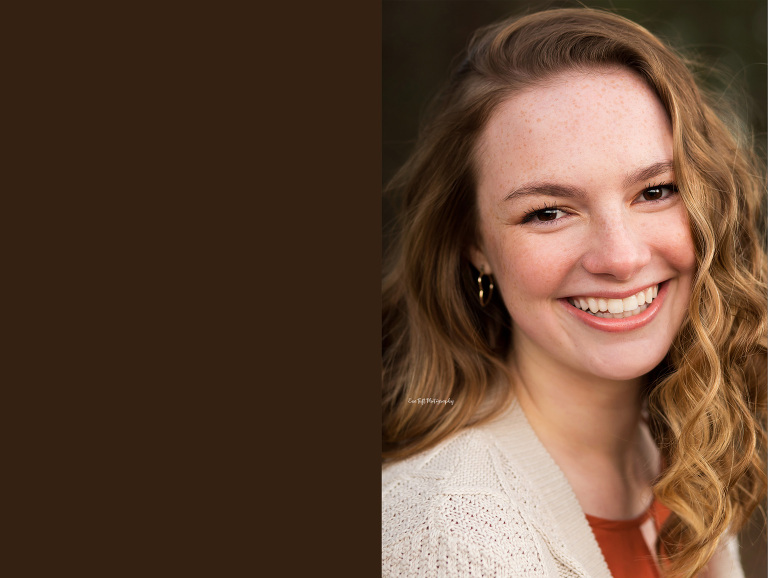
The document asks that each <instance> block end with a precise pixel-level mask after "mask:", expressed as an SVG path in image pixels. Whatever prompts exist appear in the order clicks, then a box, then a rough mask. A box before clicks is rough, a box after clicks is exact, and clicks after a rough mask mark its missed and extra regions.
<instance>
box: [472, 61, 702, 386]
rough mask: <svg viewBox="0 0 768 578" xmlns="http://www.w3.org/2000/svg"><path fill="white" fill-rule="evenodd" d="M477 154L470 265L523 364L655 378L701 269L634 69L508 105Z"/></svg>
mask: <svg viewBox="0 0 768 578" xmlns="http://www.w3.org/2000/svg"><path fill="white" fill-rule="evenodd" d="M478 145H479V146H478V151H477V152H478V156H477V159H478V161H477V168H478V183H477V202H478V209H479V225H480V226H479V230H480V242H479V246H476V247H474V248H473V249H472V251H471V258H472V261H473V263H474V264H475V266H477V267H480V266H483V267H484V268H485V271H486V272H491V273H493V276H494V279H495V285H496V289H497V290H499V291H500V292H501V295H502V297H503V300H504V303H505V304H506V306H507V309H508V310H509V313H510V315H511V317H512V323H513V328H512V331H513V334H512V340H513V341H512V343H513V347H514V350H515V357H516V358H517V359H518V361H520V360H521V359H524V360H525V362H526V363H528V364H529V367H536V366H538V367H548V368H553V367H559V368H561V369H565V370H568V371H571V372H577V373H580V374H584V375H586V376H587V377H589V376H590V375H591V376H599V377H603V378H608V379H622V380H623V379H633V378H637V377H639V376H641V375H643V374H645V373H647V372H648V371H650V370H651V369H652V368H653V367H655V366H656V365H657V364H658V363H659V362H660V361H661V360H662V359H663V358H664V356H665V355H666V353H667V351H668V349H669V347H670V345H671V343H672V340H673V338H674V336H675V334H676V333H677V331H678V329H679V328H680V325H681V323H682V322H683V319H684V318H685V315H686V310H687V307H688V302H689V298H690V291H691V282H692V279H693V275H694V271H695V262H696V259H695V254H694V247H693V241H692V238H691V233H690V228H689V225H688V217H687V213H686V210H685V206H684V205H683V202H682V199H681V198H680V196H679V194H678V193H677V191H676V188H675V187H674V183H675V175H674V172H673V168H672V131H671V126H670V122H669V119H668V118H667V115H666V112H665V110H664V108H663V106H662V105H661V102H660V101H659V100H658V98H657V97H656V95H655V94H654V92H653V91H652V90H651V89H650V88H649V87H648V86H647V85H646V84H645V83H644V82H643V80H641V79H640V77H639V76H637V75H636V74H635V73H634V72H632V71H630V70H628V69H622V68H610V69H609V68H599V69H593V70H590V71H582V72H576V71H571V72H567V73H562V74H559V75H557V76H555V77H554V78H552V79H550V81H548V82H547V83H545V84H543V85H541V86H537V87H534V88H530V89H527V90H525V91H522V92H519V93H517V94H515V96H513V97H512V98H510V99H509V100H507V101H505V102H504V103H502V104H501V105H500V106H499V107H498V109H497V110H496V111H495V113H494V115H493V116H492V117H491V119H490V121H489V123H488V125H487V126H486V128H485V130H484V132H483V134H482V136H481V138H480V141H479V143H478ZM649 301H650V304H649ZM585 308H586V311H585V310H584V309H585ZM531 363H533V364H534V365H530V364H531ZM536 364H538V365H536ZM542 364H545V365H542Z"/></svg>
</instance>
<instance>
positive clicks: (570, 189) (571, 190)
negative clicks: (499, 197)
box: [502, 181, 587, 202]
mask: <svg viewBox="0 0 768 578" xmlns="http://www.w3.org/2000/svg"><path fill="white" fill-rule="evenodd" d="M533 195H547V196H548V197H566V198H573V197H575V198H577V199H583V198H584V197H586V195H587V194H586V192H585V191H584V189H582V188H579V187H574V186H571V185H565V184H562V183H553V182H547V181H541V182H534V183H526V184H525V185H522V186H520V187H517V188H516V189H514V190H513V191H512V192H510V193H509V194H508V195H507V196H506V197H504V200H503V201H502V202H506V201H511V200H513V199H519V198H521V197H529V196H533Z"/></svg>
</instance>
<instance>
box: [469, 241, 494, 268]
mask: <svg viewBox="0 0 768 578" xmlns="http://www.w3.org/2000/svg"><path fill="white" fill-rule="evenodd" d="M467 256H468V257H469V260H470V261H471V262H472V265H474V267H475V269H477V270H478V271H482V272H483V273H485V274H486V275H490V274H492V273H493V271H492V270H491V265H490V263H489V262H488V259H487V258H486V256H485V253H484V252H483V250H482V249H481V248H480V247H478V246H477V245H471V246H470V247H469V250H468V251H467Z"/></svg>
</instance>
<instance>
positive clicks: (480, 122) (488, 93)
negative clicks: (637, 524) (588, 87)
mask: <svg viewBox="0 0 768 578" xmlns="http://www.w3.org/2000/svg"><path fill="white" fill-rule="evenodd" d="M601 65H619V66H623V67H627V68H630V69H632V70H634V71H635V72H637V73H638V74H640V75H641V76H642V78H644V79H645V81H646V82H647V83H648V85H649V86H650V87H651V88H652V89H653V90H655V92H656V94H657V95H658V97H659V99H660V101H661V103H662V104H663V106H664V108H665V109H666V111H667V113H668V115H669V117H670V120H671V124H672V131H673V139H674V145H673V150H674V170H675V175H676V180H677V184H678V188H679V190H680V192H681V196H682V198H683V200H684V203H685V206H686V208H687V211H688V215H689V220H690V225H691V230H692V233H693V238H694V244H695V250H696V259H697V273H696V277H695V280H694V283H693V288H692V295H691V301H690V306H689V309H688V315H687V318H686V320H685V321H684V323H683V326H682V327H681V329H680V331H679V333H678V335H677V337H676V338H675V341H674V343H673V345H672V347H671V349H670V352H669V354H668V356H667V358H666V359H665V361H664V362H663V363H662V366H660V367H659V368H657V369H656V370H655V371H654V372H652V374H653V375H652V376H650V377H649V385H648V391H647V393H648V403H649V409H650V416H651V422H650V423H651V430H652V431H653V433H654V436H655V438H656V441H657V443H658V444H659V447H660V448H661V451H662V455H663V457H664V460H665V464H666V467H665V469H664V471H663V472H662V475H661V476H660V478H659V480H658V481H657V483H656V484H655V486H654V492H655V494H656V496H657V497H658V499H659V500H660V501H661V502H662V503H664V504H665V505H666V506H668V507H669V508H670V510H671V511H672V515H671V516H670V518H669V520H668V521H667V523H666V524H665V525H664V527H663V528H662V530H661V533H660V537H659V550H660V552H663V553H664V555H665V557H666V562H665V565H664V570H665V574H667V575H669V576H692V575H694V574H695V573H696V572H697V571H699V570H700V569H701V568H703V567H704V565H705V564H706V563H707V561H708V560H709V559H710V557H711V556H712V554H713V553H714V550H715V548H716V547H717V545H718V543H719V542H720V538H721V537H722V536H723V535H724V534H725V533H726V531H733V532H735V531H737V530H738V529H739V528H741V527H742V526H743V525H744V524H745V523H746V521H747V520H748V518H749V516H750V514H751V512H752V511H753V509H754V508H755V507H756V505H757V504H758V503H759V501H760V500H761V499H762V498H763V496H764V493H765V489H766V474H765V471H764V459H763V453H764V450H765V445H766V433H765V427H764V418H765V413H766V387H765V385H766V366H765V364H766V284H765V281H766V279H765V276H766V271H765V265H766V252H765V240H764V231H763V229H762V223H763V217H764V204H763V196H762V193H763V190H764V183H765V175H764V173H763V172H762V170H761V168H760V167H761V166H762V165H761V163H760V162H759V161H758V158H757V155H756V154H755V152H754V144H753V143H752V142H751V141H750V140H749V139H747V138H745V137H744V136H743V134H744V131H743V128H739V127H738V126H736V125H733V126H728V125H726V123H725V122H724V121H723V119H724V118H726V115H725V112H724V110H720V109H718V107H719V106H720V104H721V103H720V102H719V100H718V99H714V98H712V97H711V96H708V95H707V94H706V93H705V92H704V91H702V90H701V89H700V88H699V87H698V86H697V83H696V81H695V79H694V76H693V73H692V72H691V70H692V69H693V63H692V62H691V61H688V60H685V59H684V58H682V57H681V56H680V55H679V54H677V53H676V52H674V51H673V50H672V49H670V48H669V47H668V46H666V45H665V44H664V43H662V42H661V41H660V40H658V39H657V38H656V37H655V36H653V35H652V34H651V33H649V32H648V31H647V30H646V29H644V28H643V27H641V26H639V25H638V24H635V23H633V22H631V21H629V20H627V19H625V18H623V17H620V16H617V15H615V14H612V13H609V12H604V11H600V10H594V9H586V8H585V9H559V10H551V11H545V12H539V13H535V14H531V15H527V16H524V17H522V18H519V19H512V20H505V21H503V22H501V23H499V24H495V25H492V26H489V27H486V28H483V29H481V30H479V31H478V32H477V33H476V34H475V36H474V37H473V39H472V41H471V43H470V45H469V48H468V51H467V55H466V58H465V59H464V60H463V62H461V64H460V65H459V66H458V67H457V68H456V70H455V71H454V74H453V75H452V77H451V79H450V82H449V83H448V85H447V86H446V87H445V89H444V90H443V92H442V93H441V95H440V96H439V97H438V99H437V100H436V101H435V102H434V103H433V113H432V115H431V119H430V122H429V123H427V124H426V125H425V126H424V127H423V128H422V133H421V134H420V135H419V141H418V144H417V147H416V149H415V151H414V153H413V154H412V156H411V157H410V159H409V160H408V162H407V163H406V164H405V165H404V166H403V167H402V169H401V170H400V171H399V172H398V173H397V174H396V175H395V177H394V179H393V180H392V182H391V183H390V185H389V190H390V191H397V192H400V193H402V201H403V210H402V212H401V214H400V217H399V219H400V220H399V233H400V234H399V237H398V240H397V242H396V244H395V246H394V251H393V253H392V256H393V258H392V260H391V262H390V263H389V269H388V273H387V274H386V276H385V278H384V288H383V352H384V353H383V456H384V459H385V460H395V459H401V458H404V457H406V456H409V455H412V454H414V453H416V452H418V451H421V450H423V449H426V448H428V447H431V446H433V445H435V444H436V443H438V442H439V441H440V440H442V439H444V438H445V437H446V436H448V435H450V434H451V433H453V432H456V431H458V430H459V429H461V428H464V427H467V426H469V425H472V424H476V423H479V422H481V421H483V420H487V419H488V418H490V417H492V416H493V415H495V414H496V413H497V412H498V411H499V410H500V409H501V408H502V407H504V405H505V402H506V401H507V400H508V399H509V396H511V388H509V386H508V385H507V383H508V382H507V381H506V379H505V378H508V374H507V369H506V365H505V361H504V360H505V356H506V353H507V352H508V350H509V347H511V345H512V344H511V342H510V326H511V320H510V318H509V314H508V312H507V311H506V309H505V307H504V305H503V303H502V302H501V300H500V299H499V298H498V296H497V295H496V296H493V298H492V300H491V303H490V304H489V305H488V307H486V308H485V309H481V308H480V304H479V303H478V301H477V296H476V278H477V271H476V270H475V269H474V268H473V266H472V265H471V263H470V262H469V260H468V258H467V255H466V250H467V248H468V247H469V246H470V245H471V244H472V243H473V242H475V240H476V239H477V236H478V232H477V230H476V223H477V215H476V207H475V193H474V189H475V178H476V175H475V163H474V162H473V161H474V153H475V148H476V145H477V140H478V136H479V134H480V132H481V131H482V129H483V127H484V126H485V124H486V122H487V120H488V118H489V116H490V115H491V113H492V112H493V111H494V110H495V108H496V106H497V105H498V104H499V103H501V102H502V101H504V100H505V99H507V98H509V97H510V96H511V95H512V94H514V93H515V92H516V91H518V90H520V89H522V88H525V87H529V86H532V85H535V84H536V83H540V82H542V81H544V80H546V79H547V78H549V77H551V76H552V75H554V74H557V73H558V72H562V71H565V70H569V69H574V68H589V67H594V66H601ZM434 396H443V399H447V398H453V399H454V400H455V402H456V403H455V405H451V406H446V405H440V404H437V405H428V406H419V407H418V408H416V406H415V405H414V404H410V403H405V402H406V399H407V398H419V397H434Z"/></svg>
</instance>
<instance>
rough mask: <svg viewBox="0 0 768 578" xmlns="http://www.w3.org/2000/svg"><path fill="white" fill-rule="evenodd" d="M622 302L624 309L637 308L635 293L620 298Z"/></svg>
mask: <svg viewBox="0 0 768 578" xmlns="http://www.w3.org/2000/svg"><path fill="white" fill-rule="evenodd" d="M622 302H623V304H624V311H632V310H633V309H637V297H636V296H635V295H630V296H629V297H625V298H624V299H622Z"/></svg>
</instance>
